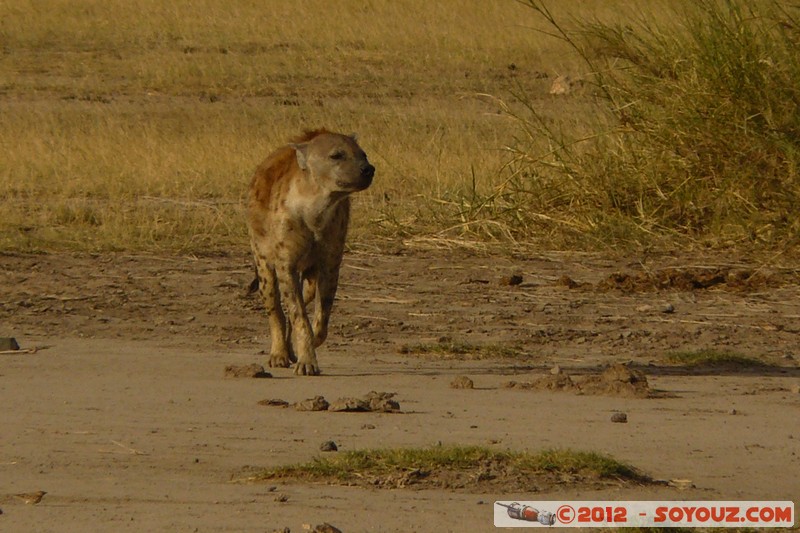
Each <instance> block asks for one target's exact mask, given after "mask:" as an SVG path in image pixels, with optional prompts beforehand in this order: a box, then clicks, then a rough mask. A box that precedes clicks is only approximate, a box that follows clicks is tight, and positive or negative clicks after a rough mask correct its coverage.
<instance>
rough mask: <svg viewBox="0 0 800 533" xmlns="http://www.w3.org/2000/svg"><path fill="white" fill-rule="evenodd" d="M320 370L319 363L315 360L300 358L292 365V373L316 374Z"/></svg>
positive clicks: (300, 374) (299, 374) (301, 374)
mask: <svg viewBox="0 0 800 533" xmlns="http://www.w3.org/2000/svg"><path fill="white" fill-rule="evenodd" d="M320 372H321V371H320V369H319V364H318V363H317V361H316V360H314V361H310V362H307V361H306V362H304V361H302V360H301V361H298V362H297V364H296V365H295V366H294V373H295V374H297V375H298V376H318V375H319V374H320Z"/></svg>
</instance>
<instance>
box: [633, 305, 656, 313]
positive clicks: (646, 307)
mask: <svg viewBox="0 0 800 533" xmlns="http://www.w3.org/2000/svg"><path fill="white" fill-rule="evenodd" d="M652 310H653V306H652V305H649V304H644V305H639V306H636V312H637V313H649V312H650V311H652Z"/></svg>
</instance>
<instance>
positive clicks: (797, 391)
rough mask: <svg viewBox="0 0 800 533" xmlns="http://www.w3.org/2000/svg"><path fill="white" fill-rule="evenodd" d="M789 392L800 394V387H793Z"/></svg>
mask: <svg viewBox="0 0 800 533" xmlns="http://www.w3.org/2000/svg"><path fill="white" fill-rule="evenodd" d="M789 390H790V391H791V392H792V394H800V385H792V386H791V387H790V388H789Z"/></svg>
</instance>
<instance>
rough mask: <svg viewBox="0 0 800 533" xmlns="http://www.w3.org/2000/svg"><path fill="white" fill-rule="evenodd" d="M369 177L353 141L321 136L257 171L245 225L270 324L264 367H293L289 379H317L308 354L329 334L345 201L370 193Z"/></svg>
mask: <svg viewBox="0 0 800 533" xmlns="http://www.w3.org/2000/svg"><path fill="white" fill-rule="evenodd" d="M374 174H375V167H373V166H372V165H371V164H370V163H369V161H367V155H366V154H365V153H364V150H362V149H361V147H360V146H359V145H358V143H356V139H355V136H351V135H341V134H339V133H332V132H329V131H327V130H325V129H320V130H315V131H309V132H306V133H305V134H304V135H302V136H300V137H297V138H296V139H294V140H293V141H292V142H291V143H289V144H287V145H286V146H283V147H282V148H279V149H277V150H276V151H274V152H273V153H272V154H270V155H269V156H268V157H267V159H265V160H264V162H263V163H261V165H260V166H259V167H258V169H257V170H256V172H255V175H254V176H253V180H252V181H251V183H250V201H249V206H248V219H247V222H248V227H249V231H250V240H251V245H252V248H253V254H254V256H255V261H256V269H257V273H258V284H259V291H260V293H261V296H262V298H263V299H264V306H265V307H266V310H267V316H268V318H269V325H270V336H271V338H272V346H271V348H270V355H269V366H271V367H288V366H289V365H290V364H291V363H292V362H295V361H296V362H297V365H296V366H295V374H306V375H314V374H319V364H318V363H317V356H316V354H315V352H314V349H315V348H316V347H317V346H319V345H320V344H322V342H323V341H324V340H325V337H326V336H327V334H328V318H329V317H330V312H331V308H332V307H333V299H334V296H335V295H336V288H337V286H338V283H339V266H340V265H341V263H342V252H343V251H344V241H345V236H346V234H347V224H348V221H349V219H350V194H352V193H354V192H357V191H362V190H364V189H366V188H367V187H369V186H370V184H371V183H372V177H373V175H374ZM312 300H314V322H313V327H312V324H311V321H310V320H309V314H308V312H307V310H306V306H307V305H308V304H310V303H311V301H312ZM284 309H285V311H286V312H287V313H288V321H287V317H286V315H285V314H284Z"/></svg>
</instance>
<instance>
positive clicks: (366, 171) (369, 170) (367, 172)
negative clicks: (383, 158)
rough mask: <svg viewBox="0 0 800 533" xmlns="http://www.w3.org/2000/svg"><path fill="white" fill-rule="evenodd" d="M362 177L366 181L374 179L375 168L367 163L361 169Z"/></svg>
mask: <svg viewBox="0 0 800 533" xmlns="http://www.w3.org/2000/svg"><path fill="white" fill-rule="evenodd" d="M361 175H362V176H363V177H364V178H366V179H370V180H371V179H372V177H373V176H375V167H373V166H372V165H370V164H369V163H367V164H366V165H363V166H362V167H361Z"/></svg>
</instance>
